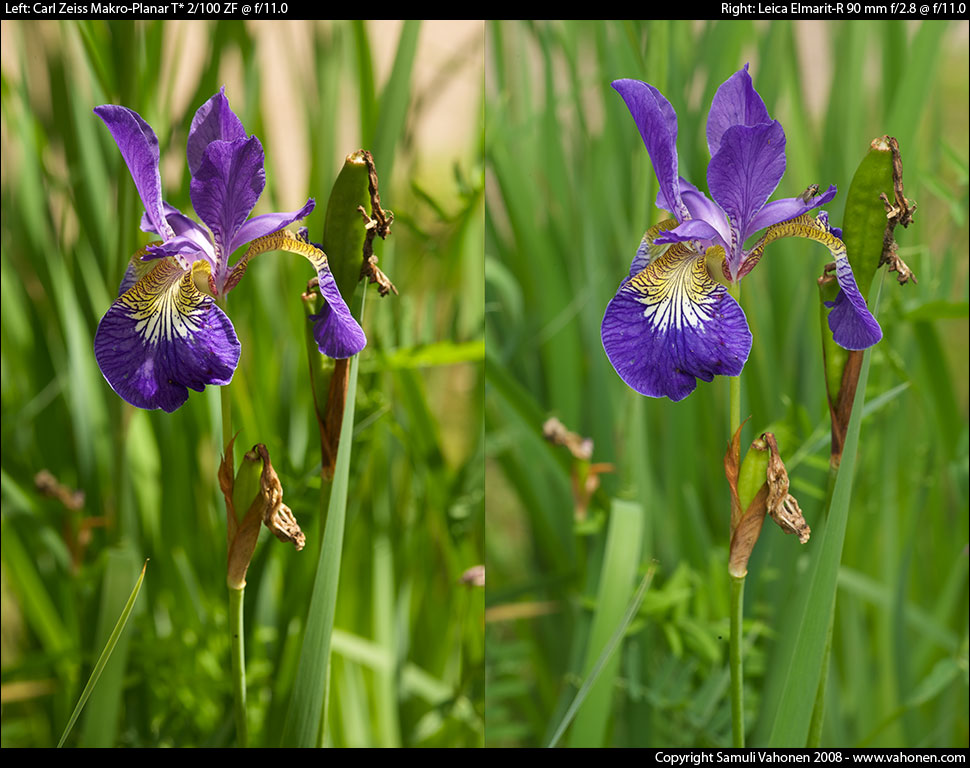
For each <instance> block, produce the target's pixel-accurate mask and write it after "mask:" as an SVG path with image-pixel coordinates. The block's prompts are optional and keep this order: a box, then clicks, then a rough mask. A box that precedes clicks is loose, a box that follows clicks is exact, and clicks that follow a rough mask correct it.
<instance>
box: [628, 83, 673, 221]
mask: <svg viewBox="0 0 970 768" xmlns="http://www.w3.org/2000/svg"><path fill="white" fill-rule="evenodd" d="M613 88H614V89H615V90H616V92H617V93H619V94H620V96H622V97H623V101H625V102H626V106H627V109H629V110H630V114H631V115H633V120H634V122H636V124H637V128H638V129H639V130H640V135H641V136H642V137H643V143H644V144H646V146H647V152H648V153H649V154H650V160H651V162H653V170H654V173H656V174H657V181H658V182H659V184H660V196H662V197H663V200H664V205H663V208H664V210H667V211H670V212H671V213H673V214H674V216H676V217H677V220H678V221H683V220H684V219H685V218H686V217H687V208H686V206H684V203H683V201H682V200H681V197H680V187H679V185H678V179H679V176H678V174H677V114H676V113H675V112H674V108H673V107H671V106H670V102H668V101H667V100H666V99H665V98H664V97H663V94H661V93H660V91H658V90H657V89H656V88H654V87H653V86H652V85H649V84H648V83H644V82H641V81H640V80H614V81H613ZM658 197H659V196H658Z"/></svg>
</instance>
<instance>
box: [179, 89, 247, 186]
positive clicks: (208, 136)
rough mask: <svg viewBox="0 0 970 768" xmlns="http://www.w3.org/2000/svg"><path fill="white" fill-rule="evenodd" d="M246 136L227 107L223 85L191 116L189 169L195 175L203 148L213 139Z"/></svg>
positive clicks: (227, 101) (221, 139)
mask: <svg viewBox="0 0 970 768" xmlns="http://www.w3.org/2000/svg"><path fill="white" fill-rule="evenodd" d="M245 138H246V129H245V128H243V124H242V121H240V119H239V118H238V117H236V113H235V112H233V111H232V109H230V108H229V99H227V98H226V88H225V86H223V87H222V88H220V89H219V93H217V94H215V95H214V96H213V97H212V98H211V99H209V100H208V101H207V102H206V103H205V104H203V105H202V106H201V107H199V108H198V109H197V110H196V112H195V117H193V118H192V125H191V126H190V127H189V142H188V148H187V150H186V154H187V155H188V159H189V171H190V172H191V173H192V175H193V176H195V173H196V171H198V169H199V166H200V165H201V164H202V157H203V155H204V154H205V148H206V147H208V146H209V145H210V144H211V143H212V142H213V141H236V140H237V139H245Z"/></svg>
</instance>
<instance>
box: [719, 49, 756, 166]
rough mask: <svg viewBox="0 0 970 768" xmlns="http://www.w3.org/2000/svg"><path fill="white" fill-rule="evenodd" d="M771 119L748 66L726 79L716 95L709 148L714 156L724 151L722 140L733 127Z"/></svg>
mask: <svg viewBox="0 0 970 768" xmlns="http://www.w3.org/2000/svg"><path fill="white" fill-rule="evenodd" d="M770 122H771V117H770V116H769V115H768V109H767V107H765V103H764V101H762V100H761V96H759V95H758V92H757V91H756V90H755V89H754V85H753V84H752V82H751V75H749V74H748V65H747V64H745V65H744V69H741V70H738V71H737V72H735V73H734V74H733V75H731V76H730V77H729V78H728V79H727V80H725V81H724V82H723V83H722V84H721V86H720V87H719V88H718V89H717V93H715V94H714V100H713V101H712V102H711V111H710V114H708V116H707V148H708V149H709V150H710V152H711V157H714V155H716V154H717V152H718V150H719V149H720V148H721V137H722V136H723V135H724V132H725V131H727V129H728V128H730V127H731V126H732V125H758V124H759V123H770Z"/></svg>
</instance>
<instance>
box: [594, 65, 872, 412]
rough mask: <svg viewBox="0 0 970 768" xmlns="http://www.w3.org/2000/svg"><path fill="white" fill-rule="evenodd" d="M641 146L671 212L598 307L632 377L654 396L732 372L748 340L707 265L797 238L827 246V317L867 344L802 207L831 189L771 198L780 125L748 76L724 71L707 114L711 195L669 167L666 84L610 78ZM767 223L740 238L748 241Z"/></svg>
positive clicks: (743, 261) (850, 283)
mask: <svg viewBox="0 0 970 768" xmlns="http://www.w3.org/2000/svg"><path fill="white" fill-rule="evenodd" d="M613 88H615V89H616V90H617V91H618V92H619V94H620V95H621V96H622V97H623V100H624V101H625V102H626V105H627V107H628V108H629V110H630V113H631V114H632V115H633V119H634V120H635V121H636V124H637V128H639V129H640V135H641V136H642V137H643V141H644V143H645V144H646V146H647V151H648V152H649V153H650V159H651V161H652V162H653V167H654V171H655V172H656V174H657V180H658V182H659V186H660V191H659V193H658V194H657V207H659V208H663V209H664V210H667V211H670V212H672V213H673V215H674V217H675V219H671V220H668V221H665V222H661V223H660V224H659V225H657V226H655V227H653V228H651V229H650V230H649V231H648V232H647V234H646V235H645V236H644V238H643V241H642V242H641V244H640V248H639V249H638V250H637V254H636V256H635V257H634V259H633V263H632V264H631V266H630V273H629V275H628V276H627V277H626V278H624V280H623V282H622V283H620V287H619V289H618V290H617V292H616V296H614V297H613V299H612V300H611V301H610V303H609V306H608V307H607V308H606V314H605V315H604V317H603V325H602V339H603V347H604V349H605V350H606V354H607V356H608V357H609V359H610V362H611V363H612V364H613V367H614V368H615V369H616V372H617V373H618V374H619V375H620V378H622V379H623V381H625V382H626V383H627V384H628V385H629V386H630V387H632V388H633V389H635V390H636V391H637V392H640V393H641V394H644V395H649V396H651V397H664V396H666V397H669V398H670V399H671V400H682V399H683V398H685V397H687V395H689V394H690V393H691V392H693V391H694V388H695V387H696V386H697V379H703V380H704V381H711V380H712V379H713V378H714V376H716V375H717V376H737V375H739V374H740V373H741V370H742V368H744V364H745V362H746V361H747V359H748V353H749V352H750V351H751V331H750V330H749V329H748V323H747V320H746V319H745V316H744V312H743V311H742V310H741V307H740V306H739V305H738V303H737V302H736V301H735V300H734V298H733V297H732V296H731V295H730V294H729V293H728V291H727V289H726V288H725V286H724V285H723V284H722V282H720V281H718V280H715V278H714V277H713V276H712V275H711V273H710V271H709V269H711V268H713V269H715V270H716V271H718V272H720V273H721V275H722V276H723V280H725V281H732V282H736V281H738V280H740V279H741V278H742V277H744V276H745V275H746V274H747V273H748V272H750V271H751V269H752V268H753V267H754V266H755V264H757V262H758V260H759V259H760V258H761V255H762V253H763V251H764V248H765V246H766V245H767V244H768V243H769V242H771V241H773V240H777V239H779V238H782V237H805V238H809V239H811V240H816V241H817V242H820V243H822V244H823V245H825V246H826V247H827V248H828V249H829V251H830V252H831V253H832V255H833V256H834V257H835V263H836V277H837V279H838V282H839V287H840V289H841V290H840V292H839V295H838V296H837V298H836V300H835V301H834V302H832V304H831V306H832V311H831V312H830V313H829V317H828V322H829V327H830V328H831V329H832V333H833V337H834V339H835V341H836V342H837V343H838V344H840V345H841V346H843V347H845V348H846V349H866V348H867V347H870V346H872V345H873V344H875V343H876V342H877V341H879V339H881V338H882V330H881V329H880V327H879V324H878V323H877V322H876V319H875V318H874V317H873V316H872V314H871V313H870V312H869V309H868V308H867V307H866V302H865V299H864V298H863V297H862V295H861V294H860V293H859V289H858V287H857V286H856V282H855V278H854V277H853V275H852V269H851V267H850V266H849V260H848V257H847V255H846V250H845V245H844V244H843V243H842V241H841V240H840V239H839V237H838V235H839V234H840V233H839V232H838V230H833V229H832V228H831V227H829V226H828V220H827V217H825V216H824V212H822V214H823V215H820V216H819V217H818V218H817V219H813V218H812V217H811V216H809V215H808V212H809V211H811V210H812V209H814V208H818V207H819V206H821V205H824V204H825V203H827V202H828V201H829V200H831V199H832V198H833V197H835V193H836V189H835V187H834V186H830V187H829V188H828V190H826V191H825V192H824V193H823V194H821V195H819V194H815V195H806V196H805V198H807V199H805V198H803V197H790V198H784V199H781V200H775V201H772V202H770V203H769V202H768V198H769V197H770V196H771V195H772V193H773V192H774V191H775V188H776V187H777V186H778V183H779V182H780V181H781V177H782V176H783V175H784V173H785V132H784V130H783V129H782V127H781V123H779V122H778V121H777V120H772V119H771V117H770V116H769V115H768V110H767V109H766V108H765V105H764V102H763V101H762V100H761V97H760V96H759V95H758V92H757V91H756V90H755V89H754V86H753V85H752V83H751V77H750V75H748V67H747V65H745V67H744V69H742V70H740V71H738V72H736V73H735V74H733V75H732V76H731V77H729V78H728V79H727V80H726V81H725V82H724V83H723V84H722V85H721V87H720V88H718V90H717V93H716V94H715V95H714V101H713V103H712V104H711V111H710V114H709V115H708V120H707V143H708V148H709V149H710V152H711V162H710V164H709V165H708V167H707V186H708V189H709V190H710V193H711V197H713V200H711V199H709V198H708V197H707V196H706V195H705V194H704V193H703V192H701V191H700V190H699V189H697V187H695V186H693V185H692V184H690V183H689V182H688V181H686V180H685V179H683V178H681V177H680V176H679V174H678V172H677V115H676V113H675V112H674V109H673V107H671V106H670V103H669V102H668V101H667V100H666V99H665V98H664V97H663V95H662V94H661V93H660V91H658V90H657V89H656V88H654V87H653V86H652V85H649V84H647V83H643V82H640V81H639V80H616V81H614V82H613ZM760 230H766V231H765V233H764V235H762V237H761V238H759V239H758V240H757V241H756V242H755V243H753V244H752V246H751V247H750V248H749V249H745V247H744V243H745V241H746V240H747V239H748V238H749V237H750V236H752V235H754V234H755V233H757V232H759V231H760Z"/></svg>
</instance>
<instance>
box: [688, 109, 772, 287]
mask: <svg viewBox="0 0 970 768" xmlns="http://www.w3.org/2000/svg"><path fill="white" fill-rule="evenodd" d="M784 174H785V131H784V130H783V129H782V127H781V123H779V122H778V121H777V120H775V121H774V122H771V123H762V124H761V125H755V126H746V125H735V126H732V127H730V128H728V129H727V131H725V132H724V135H723V136H722V137H721V148H720V149H719V150H718V151H717V154H716V155H714V157H712V158H711V162H710V165H708V166H707V186H708V188H709V189H710V190H711V196H712V197H713V198H714V200H715V202H716V203H717V204H718V205H719V206H721V208H722V209H723V210H724V212H725V213H726V214H727V215H728V217H729V218H730V220H731V229H732V230H733V233H734V236H736V238H737V241H736V242H735V243H732V248H731V249H730V250H729V251H728V263H729V264H730V265H731V269H732V272H733V273H735V274H736V272H737V269H738V266H739V264H740V258H741V253H740V251H741V245H742V243H743V242H744V239H745V238H746V237H747V236H748V235H749V234H750V233H751V232H752V231H753V230H752V229H751V226H750V225H751V221H752V219H753V218H754V217H755V215H756V214H757V213H758V211H760V210H761V209H762V208H763V207H764V204H765V202H767V200H768V198H769V197H770V196H771V193H772V192H774V191H775V188H776V187H777V186H778V182H779V181H781V177H782V176H783V175H784Z"/></svg>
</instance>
